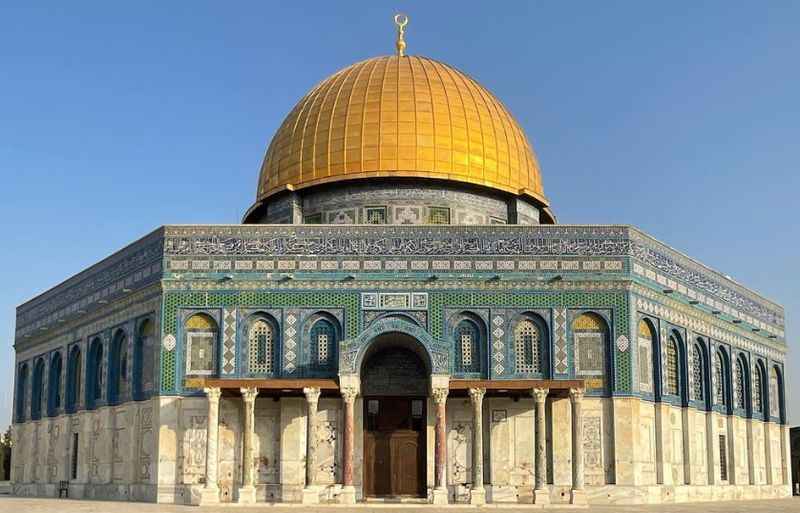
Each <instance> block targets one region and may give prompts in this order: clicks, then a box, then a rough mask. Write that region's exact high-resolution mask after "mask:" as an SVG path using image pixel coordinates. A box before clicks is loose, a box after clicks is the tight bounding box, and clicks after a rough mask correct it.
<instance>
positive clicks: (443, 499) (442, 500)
mask: <svg viewBox="0 0 800 513" xmlns="http://www.w3.org/2000/svg"><path fill="white" fill-rule="evenodd" d="M448 495H449V494H448V493H447V488H434V489H433V495H432V497H431V504H440V505H441V504H449V503H450V498H449V497H448Z"/></svg>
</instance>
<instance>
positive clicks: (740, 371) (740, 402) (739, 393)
mask: <svg viewBox="0 0 800 513" xmlns="http://www.w3.org/2000/svg"><path fill="white" fill-rule="evenodd" d="M733 379H734V384H735V387H736V388H735V390H736V403H735V404H736V407H737V408H739V409H741V410H744V408H745V405H746V400H745V398H746V397H747V396H746V395H745V386H744V385H745V383H744V367H743V366H742V361H741V360H739V359H737V360H736V373H735V374H734V377H733Z"/></svg>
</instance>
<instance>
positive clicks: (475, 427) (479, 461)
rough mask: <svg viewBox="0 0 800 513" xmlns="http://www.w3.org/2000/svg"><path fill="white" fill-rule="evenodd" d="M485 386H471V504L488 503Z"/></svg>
mask: <svg viewBox="0 0 800 513" xmlns="http://www.w3.org/2000/svg"><path fill="white" fill-rule="evenodd" d="M484 395H486V389H485V388H470V389H469V400H470V402H471V403H472V487H471V488H470V491H469V503H470V504H486V489H485V488H484V487H483V396H484Z"/></svg>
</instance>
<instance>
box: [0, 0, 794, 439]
mask: <svg viewBox="0 0 800 513" xmlns="http://www.w3.org/2000/svg"><path fill="white" fill-rule="evenodd" d="M17 3H18V4H19V6H17V7H14V6H12V5H9V4H10V2H4V4H3V5H2V6H0V177H2V181H0V191H2V196H0V223H2V230H3V240H4V244H3V245H2V251H0V269H2V271H1V274H0V276H1V277H2V292H1V293H0V341H2V344H3V346H4V349H3V350H2V351H0V425H4V424H5V423H6V422H8V419H10V409H11V390H12V366H13V365H12V364H13V351H12V343H13V333H14V309H15V307H16V305H18V304H19V303H21V302H23V301H25V300H26V299H28V298H30V297H31V296H33V295H35V294H37V293H39V292H41V291H43V290H45V289H47V288H49V287H51V286H53V285H55V284H57V283H58V282H60V281H61V280H63V279H64V278H66V277H68V276H70V275H72V274H74V273H76V272H78V271H80V270H82V269H84V268H86V267H87V266H89V265H91V264H92V263H94V262H96V261H97V260H100V259H101V258H103V257H105V256H107V255H108V254H110V253H111V252H113V251H115V250H117V249H119V248H120V247H122V246H124V245H125V244H127V243H129V242H131V241H133V240H134V239H136V238H138V237H140V236H141V235H143V234H145V233H147V232H149V231H150V230H152V229H154V228H156V227H157V226H159V225H162V224H167V223H236V222H239V220H240V219H241V215H242V213H243V212H244V210H245V209H246V208H247V207H248V206H249V205H250V204H251V202H252V200H253V198H254V195H255V189H256V178H257V174H258V169H259V165H260V160H261V157H262V155H263V153H264V150H265V149H266V145H267V143H268V142H269V139H270V137H271V136H272V134H273V132H274V131H275V129H276V128H277V126H278V125H279V123H280V121H281V120H282V118H283V117H284V116H285V115H286V113H287V112H288V111H289V109H290V108H291V107H292V106H293V105H294V103H295V102H296V101H297V100H298V99H299V98H300V97H301V96H302V95H303V94H304V93H305V92H306V91H307V90H308V89H309V88H310V87H312V86H313V85H314V84H315V83H316V82H317V81H319V80H321V79H323V78H324V77H326V76H328V75H329V74H331V73H333V72H334V71H336V70H337V69H339V68H341V67H344V66H346V65H348V64H350V63H352V62H355V61H357V60H360V59H364V58H367V57H370V56H374V55H378V54H386V53H391V52H392V51H393V40H394V34H393V26H392V22H391V17H392V15H393V13H394V12H395V10H396V9H401V10H403V11H405V12H407V13H408V14H409V16H410V18H411V22H410V23H409V25H408V27H407V40H408V51H409V53H417V54H422V55H427V56H430V57H433V58H436V59H440V60H443V61H445V62H448V63H450V64H452V65H454V66H456V67H458V68H460V69H462V70H463V71H465V72H467V73H468V74H470V75H472V76H473V77H474V78H475V79H477V80H478V81H479V82H481V83H482V84H483V85H485V86H486V87H488V88H489V89H490V90H491V91H493V92H494V93H495V94H496V95H497V96H498V97H500V98H501V99H502V100H503V101H504V102H505V103H506V104H507V106H508V107H509V108H510V109H511V111H512V112H513V113H514V115H515V116H516V117H517V119H518V120H519V122H520V123H521V124H522V126H523V127H524V129H525V130H526V132H527V133H528V136H529V137H530V139H531V141H532V143H533V145H534V147H535V149H536V151H537V153H538V156H539V159H540V161H541V164H542V167H543V177H544V186H545V190H546V192H547V195H548V196H549V198H550V200H551V202H552V204H553V208H554V211H555V212H556V214H557V215H558V217H559V220H560V221H561V222H563V223H630V224H634V225H636V226H639V227H641V228H642V229H644V230H646V231H647V232H649V233H651V234H652V235H654V236H655V237H657V238H659V239H661V240H663V241H665V242H667V243H668V244H670V245H672V246H674V247H675V248H677V249H680V250H682V251H685V252H687V253H688V254H690V255H691V256H693V257H695V258H697V259H699V260H700V261H702V262H704V263H706V264H708V265H710V266H712V267H714V268H716V269H719V270H721V271H723V272H725V273H727V274H729V275H731V276H733V277H734V278H736V279H737V280H739V281H740V282H741V283H743V284H745V285H747V286H749V287H752V288H754V289H756V290H758V291H760V292H761V293H762V294H764V295H766V296H767V297H769V298H771V299H774V300H776V301H778V302H780V303H782V304H784V305H785V307H786V314H787V321H788V325H789V328H788V332H787V333H788V338H789V341H790V342H789V343H790V346H795V347H796V345H795V343H796V342H797V341H796V340H795V339H796V337H797V334H798V333H800V331H798V323H800V298H799V297H798V293H797V289H798V264H800V258H798V257H800V228H799V225H800V223H798V217H797V215H796V214H795V211H794V209H795V208H796V207H797V206H798V199H797V197H798V191H800V172H798V171H800V170H798V164H797V162H798V150H800V144H798V141H800V96H799V95H798V92H800V66H798V55H800V31H798V26H800V2H796V1H778V0H773V1H770V2H755V1H753V2H748V3H742V2H734V1H722V0H720V1H716V2H697V1H688V0H687V1H682V2H636V1H633V0H631V1H627V2H609V1H606V2H555V1H552V2H547V3H545V2H485V1H484V2H474V3H470V2H465V1H458V2H439V1H437V2H430V1H428V2H401V1H396V2H391V3H389V2H378V1H368V2H359V3H345V2H313V3H312V2H242V1H237V2H219V1H217V2H205V1H197V0H193V1H172V2H163V1H158V2H151V1H138V2H129V3H120V2H105V1H104V2H89V1H82V2H50V3H43V2H17ZM795 376H800V356H799V353H798V351H797V350H794V351H793V354H792V355H791V357H790V365H789V376H788V379H789V390H790V396H789V404H790V408H791V410H790V414H791V420H793V421H794V423H795V424H796V423H800V406H798V405H796V404H793V401H792V397H793V396H794V397H798V395H797V394H792V393H791V384H792V383H793V382H794V381H793V380H792V378H794V377H795ZM796 379H800V378H796ZM0 427H2V426H0Z"/></svg>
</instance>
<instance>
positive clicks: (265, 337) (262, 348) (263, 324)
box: [248, 319, 274, 374]
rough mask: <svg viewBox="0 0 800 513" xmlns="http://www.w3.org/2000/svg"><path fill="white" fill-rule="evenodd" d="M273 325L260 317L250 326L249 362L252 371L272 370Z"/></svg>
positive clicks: (264, 372)
mask: <svg viewBox="0 0 800 513" xmlns="http://www.w3.org/2000/svg"><path fill="white" fill-rule="evenodd" d="M273 338H274V337H273V332H272V326H270V324H269V323H268V322H267V321H265V320H264V319H258V320H256V321H255V322H253V323H252V325H251V326H250V333H249V334H248V356H249V357H248V363H249V370H250V372H251V373H257V374H266V373H270V372H272V360H273V350H272V349H273V348H272V345H273V344H272V341H273Z"/></svg>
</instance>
